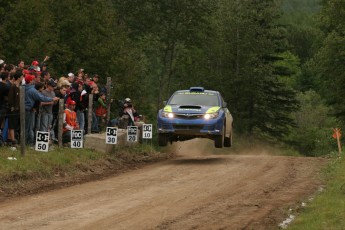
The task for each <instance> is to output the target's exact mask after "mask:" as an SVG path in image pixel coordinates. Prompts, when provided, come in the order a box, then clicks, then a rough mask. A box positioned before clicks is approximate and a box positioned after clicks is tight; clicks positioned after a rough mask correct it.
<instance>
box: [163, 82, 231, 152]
mask: <svg viewBox="0 0 345 230" xmlns="http://www.w3.org/2000/svg"><path fill="white" fill-rule="evenodd" d="M226 106H227V104H226V102H224V100H223V98H222V96H221V95H220V93H219V92H218V91H212V90H205V89H204V88H203V87H191V88H190V89H189V90H179V91H176V92H175V93H174V94H173V95H172V96H171V97H170V99H169V100H168V102H167V103H166V105H165V107H164V108H163V109H161V110H159V112H158V117H157V121H158V128H157V130H158V144H159V145H160V146H166V145H167V144H168V142H171V143H172V142H175V141H186V140H190V139H193V138H197V137H198V138H209V139H212V140H214V145H215V147H216V148H222V147H223V146H225V147H231V145H232V121H233V119H232V116H231V114H230V112H229V110H228V109H227V108H226Z"/></svg>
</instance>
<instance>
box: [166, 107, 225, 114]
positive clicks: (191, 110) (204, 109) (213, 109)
mask: <svg viewBox="0 0 345 230" xmlns="http://www.w3.org/2000/svg"><path fill="white" fill-rule="evenodd" d="M219 110H220V107H219V106H205V105H166V106H165V107H164V108H163V111H164V112H168V113H191V114H205V113H215V112H218V111H219Z"/></svg>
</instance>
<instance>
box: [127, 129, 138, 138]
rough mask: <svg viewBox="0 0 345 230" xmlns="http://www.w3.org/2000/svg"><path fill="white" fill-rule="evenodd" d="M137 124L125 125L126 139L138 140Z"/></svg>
mask: <svg viewBox="0 0 345 230" xmlns="http://www.w3.org/2000/svg"><path fill="white" fill-rule="evenodd" d="M137 137H138V126H127V141H128V142H136V141H138V138H137Z"/></svg>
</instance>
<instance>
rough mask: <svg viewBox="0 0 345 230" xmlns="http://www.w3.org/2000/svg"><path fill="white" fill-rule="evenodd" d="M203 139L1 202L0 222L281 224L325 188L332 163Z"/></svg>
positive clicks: (35, 225) (27, 225)
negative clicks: (131, 166) (324, 171)
mask: <svg viewBox="0 0 345 230" xmlns="http://www.w3.org/2000/svg"><path fill="white" fill-rule="evenodd" d="M198 147H200V142H198V140H197V141H193V142H189V143H187V144H184V145H182V147H181V146H179V148H178V151H179V154H180V156H179V157H177V158H176V159H173V160H168V161H165V162H160V163H155V164H152V165H149V166H146V167H144V168H141V169H138V170H133V171H130V172H127V173H123V174H121V175H117V176H114V177H110V178H107V179H103V180H99V181H95V182H88V183H85V184H80V185H76V186H72V187H68V188H63V189H59V190H54V191H50V192H45V193H41V194H36V195H32V196H25V197H21V198H17V199H12V200H8V201H5V202H2V203H1V204H0V229H7V230H8V229H35V230H36V229H83V230H84V229H126V230H127V229H278V224H279V223H280V222H282V221H283V220H284V219H285V218H286V217H287V215H288V214H287V213H288V209H289V208H294V207H296V205H297V204H298V203H300V202H302V201H304V200H307V199H308V198H309V197H310V196H312V195H313V194H314V193H315V192H316V191H317V190H318V188H319V186H320V180H319V174H318V173H319V171H320V169H321V168H322V167H323V166H324V165H325V163H326V160H325V159H321V158H305V157H285V156H272V155H270V154H262V153H261V152H260V153H258V152H255V150H253V151H252V152H249V153H247V154H245V155H239V154H232V155H231V154H222V155H216V154H207V152H205V151H204V152H202V153H199V152H198V151H197V150H196V149H198ZM229 151H231V150H229Z"/></svg>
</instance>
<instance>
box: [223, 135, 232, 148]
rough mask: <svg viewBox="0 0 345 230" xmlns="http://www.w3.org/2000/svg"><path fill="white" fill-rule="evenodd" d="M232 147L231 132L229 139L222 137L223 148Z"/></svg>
mask: <svg viewBox="0 0 345 230" xmlns="http://www.w3.org/2000/svg"><path fill="white" fill-rule="evenodd" d="M231 146H232V132H230V136H229V137H224V147H231Z"/></svg>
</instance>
